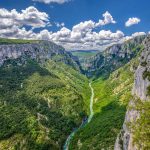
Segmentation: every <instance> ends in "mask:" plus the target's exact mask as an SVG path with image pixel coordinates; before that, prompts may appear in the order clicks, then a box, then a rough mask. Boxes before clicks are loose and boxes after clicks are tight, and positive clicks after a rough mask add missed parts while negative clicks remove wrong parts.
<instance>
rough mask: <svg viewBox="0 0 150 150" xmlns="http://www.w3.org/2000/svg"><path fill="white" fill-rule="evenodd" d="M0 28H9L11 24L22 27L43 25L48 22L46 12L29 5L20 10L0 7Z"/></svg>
mask: <svg viewBox="0 0 150 150" xmlns="http://www.w3.org/2000/svg"><path fill="white" fill-rule="evenodd" d="M0 20H1V24H0V28H3V29H4V28H10V27H13V26H19V27H22V26H24V25H26V26H31V27H34V28H38V27H45V26H46V24H47V23H48V22H49V19H48V14H46V13H45V12H40V11H38V10H37V9H36V8H35V7H33V6H30V7H28V8H26V9H25V10H21V12H17V11H16V9H13V10H11V11H9V10H7V9H4V8H1V9H0Z"/></svg>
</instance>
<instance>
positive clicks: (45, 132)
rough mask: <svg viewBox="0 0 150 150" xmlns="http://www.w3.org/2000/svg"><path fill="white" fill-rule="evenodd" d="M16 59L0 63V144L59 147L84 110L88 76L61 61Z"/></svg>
mask: <svg viewBox="0 0 150 150" xmlns="http://www.w3.org/2000/svg"><path fill="white" fill-rule="evenodd" d="M17 61H19V60H9V62H5V64H4V65H3V66H2V67H0V113H1V116H0V147H1V149H2V150H5V149H27V150H29V149H32V150H38V149H39V150H42V149H43V150H44V149H53V150H55V149H56V150H57V149H61V148H62V146H63V144H64V142H65V140H66V138H67V136H68V135H69V134H70V133H71V131H72V130H73V128H75V127H77V126H79V125H80V123H81V120H82V118H83V117H84V116H86V115H87V113H88V112H87V110H86V107H85V105H84V102H85V101H86V99H89V95H88V94H87V93H90V92H89V88H88V80H87V79H86V77H84V76H83V75H81V74H80V73H79V72H78V71H75V70H74V69H72V67H70V66H69V65H65V64H63V63H62V62H54V61H52V60H49V61H46V63H45V64H43V65H42V66H41V65H39V64H38V63H36V62H35V61H32V60H28V61H27V62H26V63H25V64H24V65H21V66H20V65H17V64H18V62H17ZM87 105H88V104H87Z"/></svg>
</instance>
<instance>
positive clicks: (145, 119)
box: [130, 99, 150, 150]
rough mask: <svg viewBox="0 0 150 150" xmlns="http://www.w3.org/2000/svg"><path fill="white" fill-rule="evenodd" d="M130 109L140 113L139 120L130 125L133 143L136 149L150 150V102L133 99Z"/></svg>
mask: <svg viewBox="0 0 150 150" xmlns="http://www.w3.org/2000/svg"><path fill="white" fill-rule="evenodd" d="M134 103H135V106H134V107H133V108H132V109H134V110H136V111H138V112H139V113H140V116H139V118H138V119H137V120H136V121H135V122H134V123H132V124H130V128H131V131H132V133H133V142H134V144H136V146H137V147H138V149H142V150H148V149H150V102H149V101H141V100H139V99H134Z"/></svg>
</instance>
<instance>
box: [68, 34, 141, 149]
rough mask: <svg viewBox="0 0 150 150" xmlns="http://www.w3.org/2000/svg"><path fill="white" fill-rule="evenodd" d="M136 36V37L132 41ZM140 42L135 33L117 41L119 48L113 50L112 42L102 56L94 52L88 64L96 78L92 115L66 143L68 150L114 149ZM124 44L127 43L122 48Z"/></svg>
mask: <svg viewBox="0 0 150 150" xmlns="http://www.w3.org/2000/svg"><path fill="white" fill-rule="evenodd" d="M137 39H140V41H139V42H136V43H134V44H133V41H136V40H137ZM131 43H132V44H131ZM141 43H142V40H141V37H137V38H136V39H134V40H131V41H128V42H127V43H125V44H123V45H121V46H120V48H119V49H118V48H117V49H116V48H115V52H114V51H112V49H114V47H116V45H115V46H112V47H110V48H109V50H106V52H104V53H103V57H104V59H100V58H99V57H98V56H100V55H101V54H97V55H96V56H95V58H94V60H93V63H91V64H95V66H96V67H95V68H94V66H93V67H92V70H89V72H88V75H92V74H93V73H94V75H95V78H97V79H95V80H94V82H93V84H92V86H93V88H94V92H95V97H94V103H93V109H94V116H93V119H92V120H91V122H90V123H89V124H87V125H86V126H85V127H84V128H82V129H81V130H79V131H78V133H76V135H75V137H74V139H73V140H72V143H71V145H70V149H71V150H72V149H74V150H77V149H80V150H84V149H90V150H92V149H94V150H99V149H110V150H112V149H114V143H115V141H116V137H117V135H118V134H119V132H120V129H121V127H122V124H123V121H124V117H125V113H126V106H127V105H128V102H129V100H130V99H131V97H132V95H131V89H132V86H133V83H134V71H135V70H136V69H137V67H138V64H139V59H138V57H139V54H140V53H141V51H142V50H143V45H142V44H141ZM125 45H131V46H129V47H128V48H124V47H125ZM122 48H123V49H122ZM127 50H128V53H127V54H126V52H127ZM111 52H112V53H113V54H114V57H113V54H112V53H111ZM104 54H105V55H104ZM120 54H122V55H121V56H120ZM118 55H119V56H118ZM129 56H130V57H129ZM121 58H122V60H121ZM127 58H128V59H127ZM126 59H127V60H126ZM109 61H110V62H109ZM95 62H97V63H95ZM98 62H99V63H98ZM109 63H110V64H109Z"/></svg>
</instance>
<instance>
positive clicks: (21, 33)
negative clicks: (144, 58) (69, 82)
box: [0, 6, 145, 50]
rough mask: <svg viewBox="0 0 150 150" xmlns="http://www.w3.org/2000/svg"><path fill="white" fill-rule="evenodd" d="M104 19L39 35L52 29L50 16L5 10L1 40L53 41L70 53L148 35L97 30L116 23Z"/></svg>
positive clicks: (30, 9) (61, 25) (107, 16)
mask: <svg viewBox="0 0 150 150" xmlns="http://www.w3.org/2000/svg"><path fill="white" fill-rule="evenodd" d="M103 17H104V19H103V20H99V21H98V22H94V21H92V20H89V21H84V22H80V23H79V24H76V25H74V26H73V27H72V29H68V28H66V27H65V24H64V23H58V22H54V23H53V25H56V26H57V27H59V28H60V29H59V30H58V31H57V32H51V31H48V30H47V29H44V30H41V31H40V32H38V33H35V32H34V28H40V27H45V26H52V24H51V23H50V22H49V17H48V14H46V13H45V12H40V11H38V10H37V9H36V8H35V7H33V6H30V7H28V8H26V9H25V10H21V12H18V11H16V10H15V9H13V10H11V11H9V10H7V9H4V8H2V9H0V20H1V23H0V37H4V38H20V39H39V40H50V41H53V42H55V43H57V44H60V45H62V46H64V47H65V48H66V49H67V50H75V49H83V50H84V49H99V50H102V49H104V48H105V47H107V46H110V45H112V44H114V43H118V42H122V41H124V40H127V39H130V38H133V37H135V36H138V35H144V34H145V33H144V32H137V33H134V34H133V35H131V36H128V37H126V36H125V35H124V33H123V32H122V31H120V30H117V31H116V32H112V31H110V30H100V31H97V30H95V28H97V27H99V26H104V25H106V24H110V23H112V24H114V23H116V21H115V20H114V19H113V17H112V16H111V14H110V13H109V12H106V13H104V14H103ZM26 26H29V27H30V29H29V30H27V28H26Z"/></svg>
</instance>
